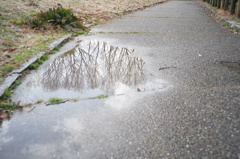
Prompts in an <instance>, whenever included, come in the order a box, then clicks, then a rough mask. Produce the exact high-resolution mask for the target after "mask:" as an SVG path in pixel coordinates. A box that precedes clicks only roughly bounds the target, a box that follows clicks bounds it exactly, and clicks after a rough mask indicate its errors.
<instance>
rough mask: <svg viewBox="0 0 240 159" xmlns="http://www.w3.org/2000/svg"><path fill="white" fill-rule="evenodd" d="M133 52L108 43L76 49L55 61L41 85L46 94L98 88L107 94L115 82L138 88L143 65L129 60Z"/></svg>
mask: <svg viewBox="0 0 240 159" xmlns="http://www.w3.org/2000/svg"><path fill="white" fill-rule="evenodd" d="M81 44H84V42H81ZM132 52H133V51H130V50H128V49H126V48H118V47H114V46H108V45H107V43H101V42H97V43H93V42H90V43H88V44H87V47H86V46H84V45H83V46H81V47H80V46H79V47H76V48H75V49H74V50H73V51H71V52H68V53H66V54H64V55H62V56H61V57H59V58H57V59H55V60H54V61H53V62H52V63H51V64H50V65H49V67H48V68H47V69H46V71H44V72H43V74H42V75H41V76H42V77H41V78H40V83H41V84H43V87H44V88H47V89H48V90H56V89H59V88H64V89H73V90H84V89H95V88H101V89H104V90H105V91H110V92H111V91H113V90H114V89H115V88H116V86H117V83H118V82H121V83H124V84H126V85H130V86H133V85H137V84H140V83H141V82H142V81H143V80H144V74H143V65H144V62H143V60H142V59H141V58H137V57H131V56H130V55H131V54H132Z"/></svg>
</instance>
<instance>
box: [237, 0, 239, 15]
mask: <svg viewBox="0 0 240 159" xmlns="http://www.w3.org/2000/svg"><path fill="white" fill-rule="evenodd" d="M237 17H238V18H240V0H238V5H237Z"/></svg>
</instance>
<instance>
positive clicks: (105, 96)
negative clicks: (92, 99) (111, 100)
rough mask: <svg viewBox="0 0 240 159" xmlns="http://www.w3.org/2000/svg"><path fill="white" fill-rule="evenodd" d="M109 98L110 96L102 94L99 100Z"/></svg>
mask: <svg viewBox="0 0 240 159" xmlns="http://www.w3.org/2000/svg"><path fill="white" fill-rule="evenodd" d="M108 97H109V96H108V95H105V94H101V95H99V96H97V98H98V99H104V98H108Z"/></svg>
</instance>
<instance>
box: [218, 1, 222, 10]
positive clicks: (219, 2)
mask: <svg viewBox="0 0 240 159" xmlns="http://www.w3.org/2000/svg"><path fill="white" fill-rule="evenodd" d="M217 8H218V9H220V8H221V0H217Z"/></svg>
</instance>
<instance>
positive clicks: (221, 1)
mask: <svg viewBox="0 0 240 159" xmlns="http://www.w3.org/2000/svg"><path fill="white" fill-rule="evenodd" d="M203 1H204V2H207V3H209V4H211V5H212V6H214V7H217V8H218V9H222V10H225V11H227V10H228V11H229V12H230V14H231V15H234V14H236V16H237V17H238V18H240V0H203Z"/></svg>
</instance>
